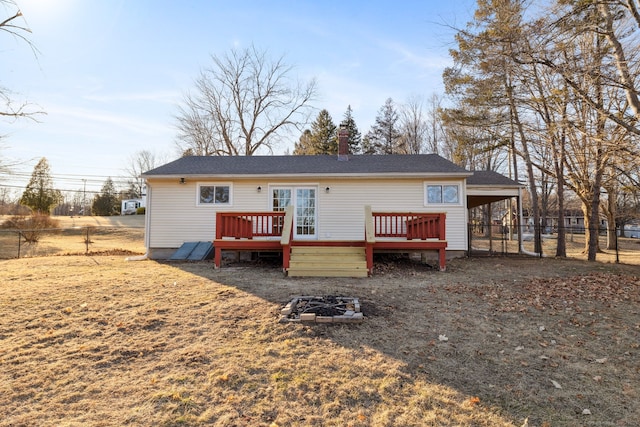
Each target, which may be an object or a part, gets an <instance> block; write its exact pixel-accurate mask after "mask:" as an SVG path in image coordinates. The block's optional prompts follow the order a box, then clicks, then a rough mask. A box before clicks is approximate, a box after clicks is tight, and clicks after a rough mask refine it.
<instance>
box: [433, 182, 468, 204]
mask: <svg viewBox="0 0 640 427" xmlns="http://www.w3.org/2000/svg"><path fill="white" fill-rule="evenodd" d="M426 187H427V197H426V200H427V204H429V205H442V204H452V205H453V204H456V205H457V204H460V186H458V185H455V184H453V185H431V184H429V185H427V186H426Z"/></svg>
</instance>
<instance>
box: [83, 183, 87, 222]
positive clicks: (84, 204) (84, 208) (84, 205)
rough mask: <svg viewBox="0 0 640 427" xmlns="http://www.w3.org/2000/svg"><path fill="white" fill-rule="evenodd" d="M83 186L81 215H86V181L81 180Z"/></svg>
mask: <svg viewBox="0 0 640 427" xmlns="http://www.w3.org/2000/svg"><path fill="white" fill-rule="evenodd" d="M82 182H83V184H84V186H83V189H82V215H85V216H86V215H87V180H86V179H83V180H82Z"/></svg>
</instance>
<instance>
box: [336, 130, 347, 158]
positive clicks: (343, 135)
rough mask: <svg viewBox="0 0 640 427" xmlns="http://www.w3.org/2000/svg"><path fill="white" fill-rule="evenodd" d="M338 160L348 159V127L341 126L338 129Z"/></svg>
mask: <svg viewBox="0 0 640 427" xmlns="http://www.w3.org/2000/svg"><path fill="white" fill-rule="evenodd" d="M338 160H339V161H347V160H349V129H347V128H346V127H342V126H341V127H340V129H339V130H338Z"/></svg>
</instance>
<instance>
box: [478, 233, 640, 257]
mask: <svg viewBox="0 0 640 427" xmlns="http://www.w3.org/2000/svg"><path fill="white" fill-rule="evenodd" d="M589 230H590V231H591V229H589ZM585 231H586V229H585V227H584V226H574V227H571V226H568V227H560V228H558V227H539V228H538V229H536V228H535V227H533V226H531V225H529V226H526V225H525V226H521V227H518V226H503V225H501V224H491V225H488V224H470V225H469V227H468V237H469V239H468V241H469V248H468V255H469V256H488V255H501V256H510V255H511V256H512V255H523V254H524V255H529V256H537V257H547V256H549V257H553V256H556V254H557V248H558V242H559V240H558V237H559V233H564V237H565V247H566V256H567V257H569V258H578V259H587V244H586V238H587V237H586V232H585ZM592 231H593V232H595V233H597V234H598V252H597V254H596V260H597V261H602V262H619V263H625V264H640V227H628V228H625V230H624V233H623V232H622V230H621V229H620V228H617V229H616V230H615V233H611V236H609V235H608V232H607V230H606V228H598V229H593V230H592ZM536 232H538V233H540V236H541V241H542V245H541V247H540V248H536V245H535V236H536ZM519 234H520V236H521V237H520V238H519V236H518V235H519Z"/></svg>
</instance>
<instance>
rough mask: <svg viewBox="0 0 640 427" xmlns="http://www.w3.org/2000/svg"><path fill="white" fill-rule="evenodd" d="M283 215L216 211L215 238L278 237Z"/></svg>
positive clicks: (281, 213)
mask: <svg viewBox="0 0 640 427" xmlns="http://www.w3.org/2000/svg"><path fill="white" fill-rule="evenodd" d="M284 217H285V213H284V212H253V213H251V212H217V213H216V239H222V238H225V237H233V238H235V239H253V238H254V237H280V236H282V227H283V225H284Z"/></svg>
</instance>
